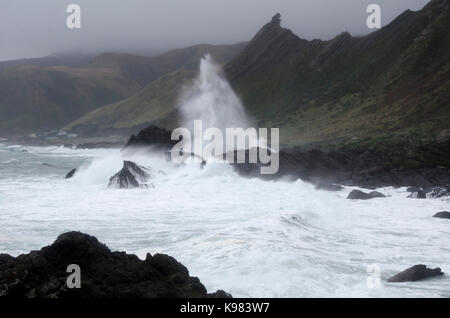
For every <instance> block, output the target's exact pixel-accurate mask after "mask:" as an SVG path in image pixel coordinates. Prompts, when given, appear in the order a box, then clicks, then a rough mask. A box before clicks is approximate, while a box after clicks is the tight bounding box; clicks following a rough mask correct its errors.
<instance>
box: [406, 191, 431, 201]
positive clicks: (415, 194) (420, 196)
mask: <svg viewBox="0 0 450 318" xmlns="http://www.w3.org/2000/svg"><path fill="white" fill-rule="evenodd" d="M408 198H412V199H426V198H427V192H426V191H425V190H423V189H420V190H419V191H417V192H412V193H411V194H410V195H408Z"/></svg>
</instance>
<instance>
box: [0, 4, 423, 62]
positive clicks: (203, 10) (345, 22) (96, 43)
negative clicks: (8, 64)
mask: <svg viewBox="0 0 450 318" xmlns="http://www.w3.org/2000/svg"><path fill="white" fill-rule="evenodd" d="M427 2H428V1H427V0H340V1H336V0H189V1H186V0H128V1H120V0H2V1H1V6H0V61H3V60H11V59H18V58H24V57H40V56H45V55H49V54H53V53H61V52H64V53H70V52H73V53H77V54H78V53H81V52H83V53H100V52H104V51H117V52H127V53H135V54H145V55H151V54H156V53H159V52H162V51H164V50H167V49H171V48H177V47H186V46H189V45H194V44H199V43H209V44H229V43H236V42H241V41H248V40H250V39H251V37H252V36H253V35H254V34H255V33H256V32H257V31H258V29H259V28H260V27H261V26H262V25H263V24H264V23H266V22H268V21H269V20H270V18H271V17H272V16H273V15H274V14H275V13H276V12H279V13H281V15H282V25H283V26H284V27H287V28H289V29H291V30H292V31H293V32H294V33H296V34H297V35H298V36H300V37H302V38H305V39H313V38H319V39H330V38H332V37H333V36H335V35H337V34H339V33H341V32H343V31H348V32H350V33H351V34H352V35H364V34H367V33H370V32H371V31H372V30H370V29H368V28H367V26H366V18H367V15H368V14H367V13H366V7H367V5H368V4H370V3H377V4H379V5H380V6H381V9H382V25H386V24H387V23H389V22H390V21H391V20H392V19H393V18H395V17H396V16H397V15H399V14H400V13H401V12H403V11H404V10H406V9H411V10H418V9H420V8H422V7H423V6H424V5H425V4H426V3H427ZM71 3H75V4H78V5H80V7H81V21H82V23H81V26H82V27H81V29H68V28H67V26H66V19H67V17H68V15H69V14H68V13H66V8H67V6H68V5H69V4H71Z"/></svg>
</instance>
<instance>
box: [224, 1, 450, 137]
mask: <svg viewBox="0 0 450 318" xmlns="http://www.w3.org/2000/svg"><path fill="white" fill-rule="evenodd" d="M449 3H450V1H448V0H433V1H431V2H430V3H429V4H428V5H427V6H426V7H425V8H423V9H422V10H421V11H418V12H412V11H406V12H404V13H403V14H401V15H400V16H399V17H397V18H396V19H395V20H394V21H393V22H392V23H390V24H389V25H387V26H386V27H384V28H382V29H380V30H379V31H376V32H373V33H372V34H370V35H368V36H365V37H360V38H355V37H352V36H351V35H350V34H348V33H342V34H340V35H339V36H337V37H336V38H334V39H332V40H331V41H319V40H313V41H305V40H302V39H300V38H298V37H297V36H296V35H294V34H293V33H292V32H291V31H290V30H287V29H284V28H282V27H281V26H280V21H279V17H278V16H275V17H274V18H273V20H272V21H271V22H270V23H268V24H267V25H265V26H264V27H263V28H262V29H261V30H260V31H259V32H258V34H257V35H256V36H255V37H254V38H253V39H252V41H251V42H250V44H249V45H248V47H247V48H246V49H245V50H244V51H243V52H242V53H241V54H240V55H239V56H238V57H237V58H236V59H234V60H233V61H232V62H231V63H229V64H228V65H227V66H226V73H227V74H228V77H229V79H230V81H231V83H232V84H233V86H234V88H235V89H236V91H237V92H238V93H239V95H240V96H241V97H242V100H243V103H244V105H245V106H246V108H247V111H248V112H249V113H250V114H251V115H253V116H254V117H255V118H256V119H257V120H258V121H259V125H260V126H262V127H265V126H269V127H270V126H272V127H280V133H281V138H282V140H283V142H284V143H286V144H294V145H305V144H310V143H320V144H327V143H339V142H343V143H347V142H349V141H352V140H355V139H356V140H358V141H359V142H361V141H363V142H369V143H370V142H377V140H380V139H383V138H384V139H390V140H391V141H394V140H397V139H402V138H411V137H412V138H431V139H434V138H439V136H443V135H448V133H449V128H450V127H449V122H450V117H449V115H450V107H449V101H450V35H449V33H448V30H449V29H450V5H449Z"/></svg>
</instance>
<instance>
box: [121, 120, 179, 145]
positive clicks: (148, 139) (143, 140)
mask: <svg viewBox="0 0 450 318" xmlns="http://www.w3.org/2000/svg"><path fill="white" fill-rule="evenodd" d="M171 135H172V132H171V131H170V130H167V129H164V128H160V127H158V126H154V125H151V126H149V127H147V128H144V129H142V130H141V131H140V132H139V133H138V134H137V135H132V136H131V137H130V139H129V140H128V142H127V144H126V145H125V146H124V147H123V149H122V150H126V149H130V148H143V147H152V148H153V149H155V148H157V149H162V150H170V149H171V148H172V147H173V146H174V145H175V144H176V143H177V142H178V140H171Z"/></svg>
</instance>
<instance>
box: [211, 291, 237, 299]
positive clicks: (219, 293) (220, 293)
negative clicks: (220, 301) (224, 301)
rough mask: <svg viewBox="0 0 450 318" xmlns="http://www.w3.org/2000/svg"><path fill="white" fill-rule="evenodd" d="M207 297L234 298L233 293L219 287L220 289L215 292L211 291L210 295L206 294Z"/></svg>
mask: <svg viewBox="0 0 450 318" xmlns="http://www.w3.org/2000/svg"><path fill="white" fill-rule="evenodd" d="M206 297H207V298H233V296H231V294H229V293H227V292H225V291H223V290H221V289H219V290H218V291H216V292H215V293H210V294H208V295H206Z"/></svg>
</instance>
